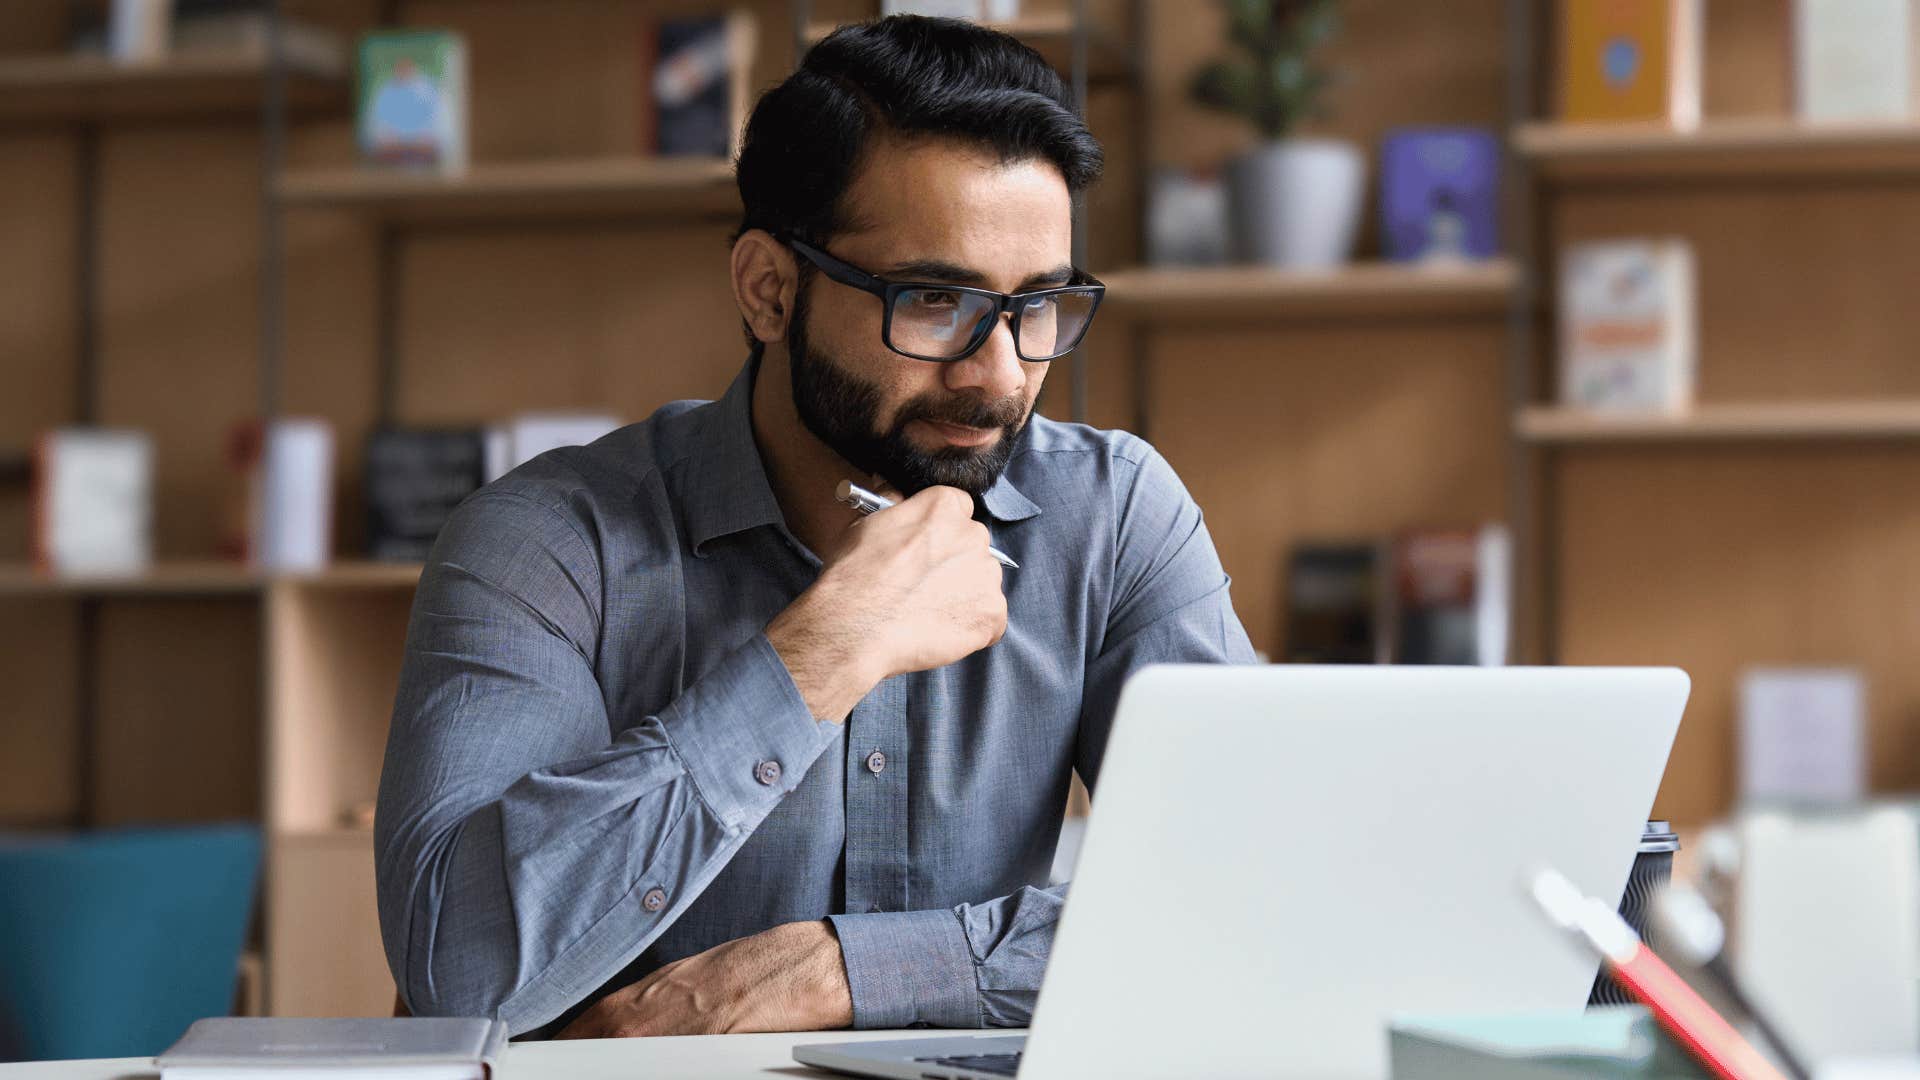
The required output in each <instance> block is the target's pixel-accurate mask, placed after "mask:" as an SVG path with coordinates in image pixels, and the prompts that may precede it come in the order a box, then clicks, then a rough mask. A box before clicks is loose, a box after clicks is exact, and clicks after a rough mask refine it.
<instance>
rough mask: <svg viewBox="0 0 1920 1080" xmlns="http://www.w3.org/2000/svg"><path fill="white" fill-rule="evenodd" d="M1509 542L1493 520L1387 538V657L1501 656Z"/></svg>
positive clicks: (1408, 660)
mask: <svg viewBox="0 0 1920 1080" xmlns="http://www.w3.org/2000/svg"><path fill="white" fill-rule="evenodd" d="M1511 563H1512V556H1511V542H1510V540H1509V538H1508V534H1507V530H1506V528H1505V527H1504V526H1500V525H1487V526H1483V527H1481V528H1478V529H1422V530H1416V531H1412V532H1407V533H1403V534H1401V535H1400V536H1399V537H1397V538H1396V539H1395V540H1394V544H1393V564H1392V574H1393V592H1392V599H1393V619H1392V622H1393V642H1394V646H1393V661H1394V662H1395V663H1399V664H1452V665H1466V666H1479V667H1497V666H1499V665H1501V664H1504V663H1506V661H1507V640H1508V635H1509V625H1510V622H1511V603H1510V601H1509V597H1510V595H1511V592H1510V589H1509V587H1508V579H1509V577H1510V576H1511V572H1512V571H1511Z"/></svg>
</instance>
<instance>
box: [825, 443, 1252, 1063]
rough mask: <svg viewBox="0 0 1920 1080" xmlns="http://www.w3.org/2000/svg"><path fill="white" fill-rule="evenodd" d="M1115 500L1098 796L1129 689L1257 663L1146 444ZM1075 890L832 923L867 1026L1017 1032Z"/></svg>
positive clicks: (1096, 759)
mask: <svg viewBox="0 0 1920 1080" xmlns="http://www.w3.org/2000/svg"><path fill="white" fill-rule="evenodd" d="M1128 446H1129V448H1130V449H1132V450H1135V451H1137V452H1138V456H1137V457H1134V458H1128V459H1124V465H1125V466H1126V467H1129V468H1131V469H1132V470H1133V480H1132V483H1131V484H1129V485H1127V486H1125V487H1124V488H1121V489H1119V490H1118V491H1117V493H1116V498H1117V499H1119V505H1118V506H1117V507H1116V508H1115V511H1116V512H1115V515H1114V520H1115V521H1116V523H1117V524H1116V528H1117V535H1116V537H1115V547H1114V551H1115V572H1114V577H1113V582H1114V585H1113V593H1112V595H1113V597H1114V601H1113V604H1112V606H1111V608H1110V609H1109V611H1108V615H1107V624H1106V628H1105V633H1104V634H1103V636H1102V640H1101V645H1100V648H1099V651H1098V652H1097V653H1096V654H1095V656H1094V657H1093V659H1092V660H1091V662H1090V663H1089V664H1088V667H1087V673H1086V681H1085V687H1084V690H1083V698H1082V701H1083V705H1082V710H1081V716H1080V731H1079V736H1078V739H1077V741H1076V745H1075V768H1076V769H1077V770H1078V771H1079V772H1080V774H1081V776H1082V777H1083V778H1084V779H1085V780H1086V781H1087V784H1088V786H1089V787H1092V786H1094V784H1095V783H1096V780H1097V777H1098V774H1099V763H1100V755H1101V754H1102V753H1104V752H1105V749H1106V744H1107V733H1108V731H1109V730H1110V728H1111V726H1112V723H1113V710H1114V707H1115V705H1116V704H1117V703H1118V700H1119V696H1120V688H1121V686H1122V685H1123V684H1124V683H1125V682H1126V680H1127V678H1128V677H1129V676H1131V675H1132V674H1133V673H1134V672H1135V671H1137V670H1138V669H1139V668H1141V667H1142V666H1144V665H1147V664H1153V663H1227V664H1250V663H1254V662H1255V661H1256V659H1257V658H1256V656H1255V654H1254V651H1253V646H1252V644H1251V643H1250V642H1249V641H1248V640H1247V634H1246V631H1245V630H1244V629H1243V628H1242V627H1241V625H1240V620H1239V618H1238V617H1237V616H1236V615H1235V614H1234V612H1233V603H1232V600H1231V598H1230V595H1229V586H1230V584H1231V582H1230V581H1229V579H1228V577H1227V574H1226V572H1225V571H1224V570H1223V569H1222V568H1221V566H1220V557H1219V555H1218V554H1216V553H1215V551H1214V547H1213V540H1212V537H1210V536H1209V535H1208V533H1207V528H1206V523H1205V520H1204V519H1203V517H1202V515H1201V513H1200V508H1199V507H1198V506H1197V505H1195V503H1194V501H1193V499H1192V498H1191V497H1190V496H1189V495H1188V494H1187V490H1186V488H1185V486H1184V485H1182V484H1181V483H1180V480H1179V478H1178V477H1177V476H1175V475H1174V472H1173V469H1172V468H1171V467H1170V466H1168V464H1167V463H1166V461H1165V459H1163V458H1161V457H1160V455H1159V454H1157V453H1156V452H1154V451H1153V450H1152V449H1151V448H1150V447H1148V446H1147V445H1146V444H1145V443H1142V442H1139V441H1138V440H1131V441H1130V442H1129V444H1128ZM1066 895H1067V886H1065V885H1060V886H1055V887H1053V888H1046V889H1042V888H1024V889H1021V890H1019V891H1018V892H1016V893H1013V894H1011V895H1009V896H1002V897H998V898H996V899H992V900H987V901H985V902H982V903H977V904H962V905H960V906H959V907H956V908H953V909H951V910H947V909H941V910H933V911H905V912H879V913H870V914H858V915H837V916H834V917H833V919H832V922H833V925H834V929H835V931H836V932H837V933H838V934H839V936H840V949H841V953H842V955H843V956H844V958H845V960H846V968H847V982H848V984H849V986H850V988H851V989H852V995H853V1015H854V1026H855V1027H862V1028H894V1027H908V1026H930V1027H1021V1026H1024V1025H1026V1024H1027V1023H1029V1022H1030V1021H1031V1020H1032V1017H1033V1006H1034V1003H1035V1002H1036V1001H1037V1000H1038V998H1039V993H1040V980H1041V977H1042V975H1044V974H1045V971H1046V966H1047V959H1048V956H1049V955H1050V954H1051V952H1052V948H1053V932H1054V928H1055V926H1056V925H1057V924H1058V922H1059V919H1060V911H1061V908H1062V907H1063V906H1064V905H1065V903H1066Z"/></svg>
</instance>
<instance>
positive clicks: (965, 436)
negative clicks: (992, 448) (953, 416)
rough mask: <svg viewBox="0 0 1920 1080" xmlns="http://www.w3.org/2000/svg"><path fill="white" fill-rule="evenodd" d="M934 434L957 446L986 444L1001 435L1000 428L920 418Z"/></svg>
mask: <svg viewBox="0 0 1920 1080" xmlns="http://www.w3.org/2000/svg"><path fill="white" fill-rule="evenodd" d="M918 422H919V423H921V424H925V425H926V426H927V427H928V428H929V429H930V430H932V431H933V433H934V434H936V435H938V436H940V437H941V438H942V439H945V440H946V441H947V442H949V443H952V444H953V445H955V446H985V445H987V444H988V443H990V442H992V441H993V440H994V439H996V438H998V437H999V436H1000V429H999V428H976V427H965V426H963V425H960V424H948V423H943V422H941V421H939V420H920V421H918Z"/></svg>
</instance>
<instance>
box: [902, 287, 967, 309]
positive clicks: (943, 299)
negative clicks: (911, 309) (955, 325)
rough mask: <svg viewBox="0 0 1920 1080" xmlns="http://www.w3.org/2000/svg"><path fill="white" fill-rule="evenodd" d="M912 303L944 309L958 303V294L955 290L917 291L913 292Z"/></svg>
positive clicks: (918, 305)
mask: <svg viewBox="0 0 1920 1080" xmlns="http://www.w3.org/2000/svg"><path fill="white" fill-rule="evenodd" d="M913 303H914V306H916V307H923V308H929V309H932V310H935V311H945V310H946V309H948V308H951V307H954V306H956V305H958V304H959V303H960V294H959V293H955V292H933V291H923V292H917V293H914V294H913Z"/></svg>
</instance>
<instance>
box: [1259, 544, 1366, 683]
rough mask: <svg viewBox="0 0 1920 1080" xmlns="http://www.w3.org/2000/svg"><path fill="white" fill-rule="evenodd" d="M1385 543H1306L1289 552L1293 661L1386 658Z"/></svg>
mask: <svg viewBox="0 0 1920 1080" xmlns="http://www.w3.org/2000/svg"><path fill="white" fill-rule="evenodd" d="M1385 565H1386V552H1385V550H1384V546H1383V545H1382V544H1380V543H1378V542H1350V543H1306V544H1299V545H1297V546H1295V547H1294V549H1293V551H1292V552H1291V553H1290V554H1289V555H1288V556H1287V578H1286V589H1287V596H1286V605H1285V608H1286V628H1285V634H1284V637H1285V640H1286V647H1285V650H1284V651H1283V652H1282V653H1281V657H1280V658H1281V660H1283V661H1285V662H1287V663H1294V664H1373V663H1385V662H1386V661H1387V660H1388V658H1389V655H1390V650H1389V649H1388V637H1387V633H1386V626H1387V622H1388V619H1389V618H1390V613H1389V612H1388V609H1387V595H1386V588H1385V584H1386V582H1385V575H1384V574H1383V573H1382V568H1383V567H1384V566H1385Z"/></svg>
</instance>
